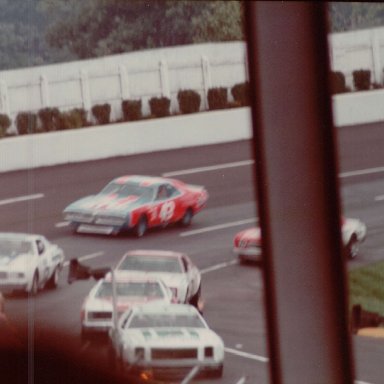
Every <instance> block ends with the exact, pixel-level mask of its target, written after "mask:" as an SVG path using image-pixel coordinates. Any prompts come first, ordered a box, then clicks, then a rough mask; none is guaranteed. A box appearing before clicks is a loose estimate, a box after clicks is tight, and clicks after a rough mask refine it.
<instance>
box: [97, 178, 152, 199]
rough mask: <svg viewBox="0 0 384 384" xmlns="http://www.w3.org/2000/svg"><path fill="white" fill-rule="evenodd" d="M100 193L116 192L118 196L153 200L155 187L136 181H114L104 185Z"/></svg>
mask: <svg viewBox="0 0 384 384" xmlns="http://www.w3.org/2000/svg"><path fill="white" fill-rule="evenodd" d="M100 194H102V195H110V194H116V195H117V196H118V197H127V196H137V197H139V198H143V199H145V200H151V199H153V197H154V194H155V191H154V188H153V187H148V186H146V187H143V186H141V185H138V184H135V183H126V184H120V183H115V182H112V183H109V184H108V185H107V186H106V187H104V188H103V189H102V190H101V192H100Z"/></svg>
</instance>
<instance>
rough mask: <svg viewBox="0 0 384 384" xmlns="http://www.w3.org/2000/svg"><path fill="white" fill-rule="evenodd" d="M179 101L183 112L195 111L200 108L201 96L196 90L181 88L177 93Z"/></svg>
mask: <svg viewBox="0 0 384 384" xmlns="http://www.w3.org/2000/svg"><path fill="white" fill-rule="evenodd" d="M177 101H178V102H179V109H180V112H181V113H195V112H198V111H199V110H200V103H201V97H200V95H199V93H198V92H196V91H194V90H190V89H186V90H180V91H179V92H178V93H177Z"/></svg>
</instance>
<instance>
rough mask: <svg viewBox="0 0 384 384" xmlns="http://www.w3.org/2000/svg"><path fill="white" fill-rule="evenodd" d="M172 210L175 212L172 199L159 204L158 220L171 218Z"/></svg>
mask: <svg viewBox="0 0 384 384" xmlns="http://www.w3.org/2000/svg"><path fill="white" fill-rule="evenodd" d="M174 212H175V203H174V202H173V201H167V202H166V203H164V204H163V205H162V206H161V209H160V220H161V221H169V220H171V219H172V216H173V213H174Z"/></svg>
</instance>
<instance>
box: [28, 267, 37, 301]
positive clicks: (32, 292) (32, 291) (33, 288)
mask: <svg viewBox="0 0 384 384" xmlns="http://www.w3.org/2000/svg"><path fill="white" fill-rule="evenodd" d="M38 291H39V275H38V273H37V271H35V273H34V275H33V279H32V285H31V288H30V290H29V292H28V293H29V294H30V296H36V295H37V292H38Z"/></svg>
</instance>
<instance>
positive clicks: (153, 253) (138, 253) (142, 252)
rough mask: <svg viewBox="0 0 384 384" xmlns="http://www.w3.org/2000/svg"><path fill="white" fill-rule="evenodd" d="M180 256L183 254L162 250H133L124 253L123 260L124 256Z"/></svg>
mask: <svg viewBox="0 0 384 384" xmlns="http://www.w3.org/2000/svg"><path fill="white" fill-rule="evenodd" d="M182 255H184V253H182V252H175V251H163V250H155V249H135V250H132V251H128V252H126V253H125V254H124V256H123V258H124V257H126V256H159V257H174V258H178V257H180V256H182Z"/></svg>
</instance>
